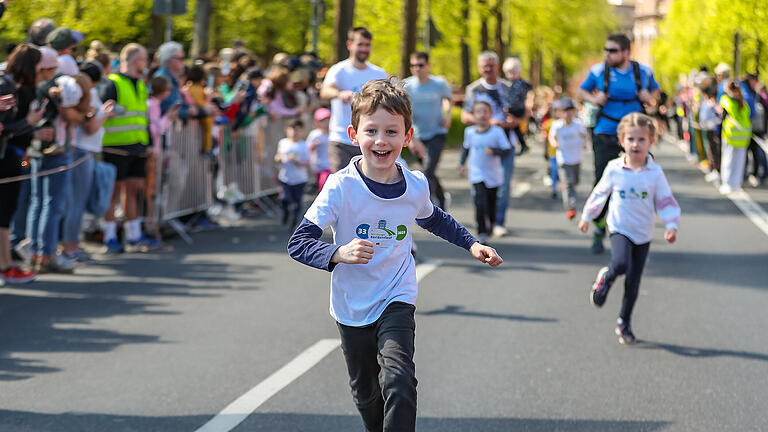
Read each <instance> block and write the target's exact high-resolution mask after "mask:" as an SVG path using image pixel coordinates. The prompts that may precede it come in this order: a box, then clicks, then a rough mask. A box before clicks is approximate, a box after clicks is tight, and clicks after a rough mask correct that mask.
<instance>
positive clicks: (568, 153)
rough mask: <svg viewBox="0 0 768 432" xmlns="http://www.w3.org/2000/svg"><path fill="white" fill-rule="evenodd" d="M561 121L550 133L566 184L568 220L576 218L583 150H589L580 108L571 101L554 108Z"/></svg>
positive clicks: (564, 199)
mask: <svg viewBox="0 0 768 432" xmlns="http://www.w3.org/2000/svg"><path fill="white" fill-rule="evenodd" d="M554 105H555V106H554V108H555V110H556V111H557V117H558V119H557V120H555V121H554V122H552V127H551V128H550V129H549V143H550V145H551V146H552V147H554V148H555V150H556V154H555V157H556V160H557V165H558V167H559V168H560V179H561V180H562V182H563V186H564V193H563V206H564V207H565V216H566V217H567V218H568V219H573V218H574V217H575V216H576V185H578V184H579V174H580V171H581V150H582V149H585V148H586V146H587V144H586V139H587V129H586V128H585V127H584V125H583V124H582V123H581V120H579V119H577V118H576V107H575V106H574V105H573V101H571V100H570V99H562V100H559V101H557V102H555V104H554Z"/></svg>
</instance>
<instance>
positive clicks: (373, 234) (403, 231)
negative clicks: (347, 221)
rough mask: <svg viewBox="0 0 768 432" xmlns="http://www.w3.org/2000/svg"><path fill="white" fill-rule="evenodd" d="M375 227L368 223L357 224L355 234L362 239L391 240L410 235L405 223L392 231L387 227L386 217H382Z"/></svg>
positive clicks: (401, 238)
mask: <svg viewBox="0 0 768 432" xmlns="http://www.w3.org/2000/svg"><path fill="white" fill-rule="evenodd" d="M375 226H376V227H375V228H373V227H371V226H370V225H368V224H360V225H358V226H357V229H356V232H355V235H357V237H359V238H362V239H368V238H370V239H372V240H391V239H393V238H394V239H395V240H397V241H402V240H404V239H405V237H406V236H407V235H408V227H406V226H405V225H398V226H397V228H396V230H397V231H392V230H391V229H389V228H388V227H387V221H386V219H380V220H379V222H378V223H377V224H376V225H375Z"/></svg>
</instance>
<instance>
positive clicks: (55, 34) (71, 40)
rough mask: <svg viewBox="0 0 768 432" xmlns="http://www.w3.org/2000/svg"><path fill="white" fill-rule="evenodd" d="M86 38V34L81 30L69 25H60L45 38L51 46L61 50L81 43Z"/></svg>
mask: <svg viewBox="0 0 768 432" xmlns="http://www.w3.org/2000/svg"><path fill="white" fill-rule="evenodd" d="M84 38H85V36H83V34H82V33H80V32H79V31H75V30H72V29H70V28H69V27H59V28H57V29H56V30H54V31H52V32H51V33H50V34H49V35H48V37H47V38H45V42H46V43H48V45H50V46H51V48H53V49H55V50H57V51H59V50H63V49H66V48H69V47H71V46H75V45H77V44H79V43H80V42H82V41H83V39H84Z"/></svg>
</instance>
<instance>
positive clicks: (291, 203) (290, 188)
mask: <svg viewBox="0 0 768 432" xmlns="http://www.w3.org/2000/svg"><path fill="white" fill-rule="evenodd" d="M285 136H286V137H285V138H283V139H281V140H280V142H278V144H277V153H275V162H277V163H279V164H280V171H279V172H278V174H277V178H278V180H279V181H280V189H281V190H280V201H281V203H282V206H283V225H285V224H287V223H288V218H289V217H291V225H290V228H291V231H293V229H294V228H296V225H297V224H298V223H299V214H300V212H301V204H302V199H303V198H304V187H305V186H306V185H307V180H308V176H307V167H308V166H309V149H307V144H306V143H305V142H304V140H302V139H301V138H302V137H303V136H304V124H303V123H302V122H301V120H299V119H293V120H291V121H289V122H288V125H287V126H286V127H285Z"/></svg>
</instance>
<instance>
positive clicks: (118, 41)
mask: <svg viewBox="0 0 768 432" xmlns="http://www.w3.org/2000/svg"><path fill="white" fill-rule="evenodd" d="M324 1H325V6H326V15H325V21H324V22H323V24H322V25H321V27H320V29H319V35H320V37H319V39H320V40H319V46H318V51H319V54H320V56H321V58H324V59H331V58H332V57H333V31H334V28H333V18H334V15H335V13H334V10H333V8H334V1H333V0H324ZM195 3H196V1H195V0H190V1H189V4H188V8H187V9H188V12H187V14H185V15H183V16H177V17H174V18H173V29H174V31H173V38H174V40H177V41H179V42H181V43H183V44H184V45H185V46H187V47H188V46H189V45H190V44H191V42H192V32H193V29H194V15H195ZM465 4H468V6H469V10H470V12H471V13H470V18H469V20H468V21H467V20H465V19H464V18H463V17H462V14H461V9H462V7H463V5H465ZM425 5H426V0H422V1H420V2H419V8H420V9H419V14H420V18H419V24H418V26H419V33H418V34H419V35H420V37H419V43H418V45H417V48H418V49H423V48H424V47H423V45H422V41H421V35H422V34H423V27H424V25H425V21H426V10H425V9H426V8H425ZM497 5H498V7H499V8H500V9H501V10H502V11H503V17H504V23H503V29H502V34H503V39H504V43H505V44H507V43H509V42H511V46H510V47H509V49H508V51H509V52H510V53H513V54H515V55H518V56H520V57H521V59H522V60H523V64H524V65H525V66H526V67H525V68H524V74H527V72H529V71H527V69H528V67H527V66H528V65H529V64H530V59H531V57H532V55H533V53H534V52H536V51H540V52H541V55H542V61H543V66H542V71H543V72H542V75H543V79H544V81H545V82H546V81H548V80H549V79H551V77H552V75H553V72H554V67H553V65H554V62H555V60H556V59H560V60H561V61H562V62H563V64H564V66H565V68H566V71H567V72H573V71H576V70H578V69H580V68H583V67H584V66H585V61H586V59H588V58H589V57H591V56H593V55H595V54H599V50H600V47H601V46H602V45H601V44H602V42H603V40H604V37H605V35H606V34H607V33H608V31H609V30H610V29H611V28H612V27H613V26H614V24H615V23H614V19H613V17H612V16H611V12H610V7H609V6H608V5H607V3H606V2H605V0H485V1H481V0H431V9H432V16H433V20H434V23H435V26H436V27H437V29H438V30H439V32H440V33H441V35H442V40H441V41H439V42H438V43H437V44H436V45H435V46H433V47H432V48H431V50H430V55H431V58H432V64H433V70H434V72H435V73H437V74H440V75H445V76H446V77H447V78H448V80H449V81H450V82H452V83H454V84H457V83H460V81H461V48H460V38H461V36H462V35H463V36H465V37H466V39H467V41H468V44H469V46H470V55H471V60H470V62H471V67H470V69H471V72H472V74H473V76H474V77H476V76H477V71H476V68H475V67H474V63H475V62H474V59H475V58H476V56H477V54H478V53H479V52H480V49H481V47H480V22H481V20H482V19H485V20H486V22H487V23H488V30H489V36H490V39H491V41H490V44H491V46H492V45H493V36H494V32H495V25H496V21H495V19H494V18H493V16H492V15H491V13H490V8H492V7H494V6H497ZM402 8H403V0H368V1H365V2H362V1H358V2H357V5H356V9H355V25H364V26H366V27H368V28H370V29H371V31H372V32H373V34H374V49H373V52H372V55H371V61H372V62H373V63H375V64H378V65H380V66H382V67H384V68H385V69H386V70H387V71H388V72H389V73H391V74H395V73H397V72H398V69H399V64H400V43H401V37H402V36H401V35H402V28H401V26H402V21H403V19H402V14H403V12H402ZM151 9H152V0H112V1H109V2H103V1H101V0H59V1H50V0H25V1H15V2H13V3H12V4H11V5H10V6H9V8H8V11H7V12H6V15H5V16H4V17H3V19H2V20H0V39H2V40H4V41H6V42H20V41H23V40H24V38H25V31H26V29H27V28H28V27H29V25H30V24H31V23H32V22H33V21H34V20H35V19H37V18H40V17H49V18H52V19H53V20H54V21H55V22H56V24H57V25H67V26H69V27H71V28H74V29H76V30H79V31H82V32H83V33H85V35H86V43H88V42H89V41H91V40H93V39H99V40H102V41H103V42H105V43H106V44H108V45H110V46H112V47H113V48H119V47H120V46H122V45H124V44H126V43H128V42H138V43H141V44H144V45H149V44H150V42H151V40H152V34H153V28H152V16H151V13H152V10H151ZM213 9H214V13H213V15H212V17H211V26H210V41H209V42H210V44H209V45H210V46H211V48H215V49H219V48H223V47H225V46H229V45H230V44H231V42H232V40H233V39H235V38H241V39H243V40H244V41H245V43H246V46H248V47H249V48H250V49H251V50H252V51H253V52H255V53H256V54H258V55H260V56H262V57H264V58H268V57H270V56H271V55H273V54H274V53H276V52H278V51H284V52H288V53H292V54H296V53H300V52H302V51H305V50H308V49H310V48H311V29H310V27H309V24H310V18H311V2H310V1H309V0H260V1H258V2H257V1H254V0H226V1H225V0H213ZM164 22H165V20H164V17H163V18H161V20H159V21H158V22H156V24H159V25H158V27H157V28H156V29H155V32H160V33H162V31H163V29H164V25H165V24H164Z"/></svg>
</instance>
